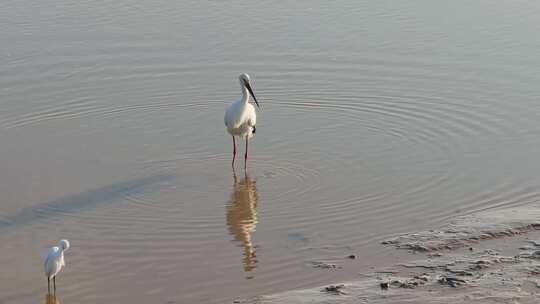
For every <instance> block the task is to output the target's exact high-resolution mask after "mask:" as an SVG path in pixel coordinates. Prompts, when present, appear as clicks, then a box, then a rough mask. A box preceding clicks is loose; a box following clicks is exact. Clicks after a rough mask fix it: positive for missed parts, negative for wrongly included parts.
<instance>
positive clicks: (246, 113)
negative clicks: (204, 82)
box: [225, 74, 259, 169]
mask: <svg viewBox="0 0 540 304" xmlns="http://www.w3.org/2000/svg"><path fill="white" fill-rule="evenodd" d="M238 79H239V80H240V87H241V88H242V98H240V99H239V100H237V101H235V102H233V103H232V104H231V105H230V106H229V107H228V108H227V111H226V112H225V126H227V132H229V134H231V135H232V139H233V159H232V166H233V169H234V159H235V158H236V141H235V136H238V137H239V138H245V139H246V152H245V154H244V169H245V168H246V167H247V157H248V140H249V139H250V138H251V137H253V134H255V130H256V128H255V124H256V123H257V113H256V112H255V107H254V106H253V105H252V104H250V103H249V99H250V95H251V97H253V100H254V101H255V104H256V105H257V108H259V103H258V102H257V98H255V94H253V90H252V89H251V84H250V79H249V75H248V74H241V75H240V76H239V77H238Z"/></svg>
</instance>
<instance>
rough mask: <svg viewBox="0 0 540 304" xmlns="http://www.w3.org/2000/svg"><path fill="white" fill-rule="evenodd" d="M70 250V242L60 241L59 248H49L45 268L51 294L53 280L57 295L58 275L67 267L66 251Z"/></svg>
mask: <svg viewBox="0 0 540 304" xmlns="http://www.w3.org/2000/svg"><path fill="white" fill-rule="evenodd" d="M68 249H69V241H68V240H60V242H58V246H54V247H51V248H49V251H48V252H47V256H45V259H44V262H43V266H44V268H45V275H46V276H47V290H48V291H49V294H50V293H51V279H53V285H54V293H55V294H56V275H57V274H58V273H59V272H60V270H62V268H63V267H64V266H66V262H65V261H64V251H66V250H68Z"/></svg>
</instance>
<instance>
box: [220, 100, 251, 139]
mask: <svg viewBox="0 0 540 304" xmlns="http://www.w3.org/2000/svg"><path fill="white" fill-rule="evenodd" d="M256 124H257V113H256V112H255V107H253V105H252V104H250V103H247V102H244V101H243V100H242V99H239V100H237V101H235V102H234V103H233V104H231V105H230V106H229V107H228V108H227V111H226V112H225V126H227V132H229V134H231V135H233V136H239V137H243V138H245V137H247V138H251V137H252V136H253V127H254V126H255V125H256Z"/></svg>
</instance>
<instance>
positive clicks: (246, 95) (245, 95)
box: [242, 86, 249, 103]
mask: <svg viewBox="0 0 540 304" xmlns="http://www.w3.org/2000/svg"><path fill="white" fill-rule="evenodd" d="M248 101H249V91H248V89H247V88H246V87H245V86H242V102H243V103H248Z"/></svg>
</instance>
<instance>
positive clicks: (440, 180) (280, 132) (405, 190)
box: [0, 0, 540, 304]
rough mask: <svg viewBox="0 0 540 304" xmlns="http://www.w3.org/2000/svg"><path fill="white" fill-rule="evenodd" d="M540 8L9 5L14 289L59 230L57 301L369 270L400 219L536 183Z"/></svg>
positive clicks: (34, 277)
mask: <svg viewBox="0 0 540 304" xmlns="http://www.w3.org/2000/svg"><path fill="white" fill-rule="evenodd" d="M539 15H540V3H537V2H534V1H503V2H497V3H495V2H493V1H474V2H471V1H461V0H458V1H451V2H448V1H432V0H429V1H428V0H426V1H412V2H398V1H338V2H331V3H330V2H328V3H327V2H324V1H294V2H293V1H290V2H279V3H277V2H276V3H272V2H260V3H259V2H257V1H249V2H248V1H245V2H240V1H229V2H227V4H223V3H221V2H215V1H203V2H201V1H192V2H190V1H170V0H160V1H148V0H139V1H126V0H120V1H110V0H109V1H84V2H81V1H75V2H73V1H66V0H52V1H32V0H22V1H20V0H16V1H15V0H5V1H2V2H1V3H0V26H1V28H2V30H1V31H0V105H1V106H0V142H1V146H0V169H1V171H0V172H1V173H0V193H1V194H2V198H1V201H0V243H1V244H2V250H1V251H0V265H2V271H1V272H0V302H1V303H38V302H40V303H42V302H44V301H45V300H47V298H46V297H45V293H46V280H45V277H44V275H43V273H42V266H41V257H42V255H43V254H44V252H45V250H46V248H47V247H48V246H51V245H53V244H55V243H56V242H57V241H58V239H59V238H61V237H62V238H68V239H69V240H70V241H71V244H72V248H71V249H70V250H69V251H68V252H67V253H66V259H67V264H68V265H67V269H65V271H64V272H63V273H62V274H61V275H60V276H59V278H58V288H59V290H58V301H57V303H68V304H69V303H81V304H85V303H98V302H102V303H142V302H149V303H186V302H188V301H194V302H197V303H223V302H228V301H230V300H231V299H233V298H236V297H245V296H250V295H257V294H262V293H270V292H277V291H282V290H288V289H293V288H300V287H310V286H316V285H317V284H320V283H323V282H324V283H327V282H332V281H334V280H341V279H350V278H354V277H355V276H357V274H358V273H359V272H362V271H364V270H366V269H368V268H369V267H371V266H376V265H379V264H382V263H385V262H386V261H388V260H389V259H392V255H393V251H392V249H387V248H383V247H381V246H380V245H379V241H380V240H382V239H385V238H387V237H388V236H391V235H394V234H397V233H401V232H405V231H411V230H417V229H429V228H430V227H434V226H436V225H437V224H439V223H440V222H442V221H444V220H447V219H449V218H451V217H452V216H454V215H455V214H465V213H471V212H474V211H478V210H484V209H489V208H496V207H510V206H517V205H524V204H527V203H530V202H533V201H538V200H539V199H540V187H539V186H540V175H539V174H538V172H540V162H539V161H538V160H537V158H538V155H540V136H539V134H540V102H539V99H540V98H539V97H540V86H538V83H540V70H539V68H538V67H540V55H539V52H538V50H539V49H540V38H539V37H538V32H540V21H539V20H540V19H538V16H539ZM241 72H248V73H250V75H251V77H252V80H253V87H254V90H255V94H256V95H257V98H258V99H259V101H260V102H261V104H262V110H261V111H260V112H259V118H258V126H257V135H256V137H255V138H254V140H253V141H252V144H251V145H250V148H251V149H250V151H251V153H252V158H251V163H250V166H249V169H248V175H247V176H245V175H244V173H243V172H242V170H237V174H236V176H235V175H234V174H233V172H232V170H231V168H230V158H231V142H230V141H231V139H230V137H229V136H228V135H227V133H226V131H225V128H224V125H223V113H224V109H225V107H226V105H227V104H228V103H229V102H231V101H233V100H234V99H236V98H238V96H239V94H240V89H239V87H238V81H237V76H238V74H240V73H241ZM241 151H242V150H241ZM240 165H241V163H240ZM239 169H240V167H239ZM351 253H355V254H357V255H358V256H359V259H357V260H354V261H347V260H345V259H344V258H343V257H344V256H347V255H349V254H351ZM317 262H330V263H336V264H337V265H339V266H341V267H342V268H341V269H335V270H328V269H319V268H316V267H313V266H314V264H313V263H317Z"/></svg>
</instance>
